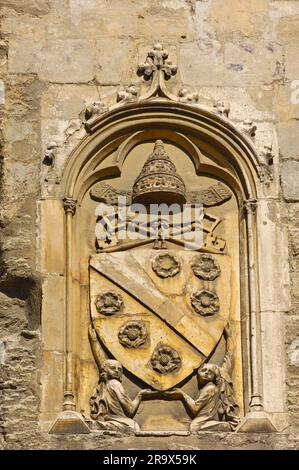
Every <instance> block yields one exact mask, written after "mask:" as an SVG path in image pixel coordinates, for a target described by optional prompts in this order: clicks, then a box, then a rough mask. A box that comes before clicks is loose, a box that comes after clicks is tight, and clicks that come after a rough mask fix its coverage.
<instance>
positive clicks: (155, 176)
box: [132, 140, 186, 204]
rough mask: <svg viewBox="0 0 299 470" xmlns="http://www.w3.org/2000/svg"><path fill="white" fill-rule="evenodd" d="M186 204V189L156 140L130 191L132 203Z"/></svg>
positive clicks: (161, 145)
mask: <svg viewBox="0 0 299 470" xmlns="http://www.w3.org/2000/svg"><path fill="white" fill-rule="evenodd" d="M148 197H150V202H151V203H153V202H158V203H160V204H161V203H163V202H166V203H167V202H170V201H171V202H172V203H176V202H177V203H179V204H181V203H185V202H186V187H185V183H184V181H183V179H182V178H181V176H180V175H179V174H178V173H177V171H176V167H175V165H174V164H173V163H172V161H171V159H170V157H169V156H168V155H167V153H166V151H165V148H164V145H163V142H162V140H156V142H155V146H154V150H153V152H152V153H151V154H150V156H149V157H148V159H147V160H146V162H145V164H144V165H143V168H142V170H141V173H140V174H139V175H138V176H137V178H136V180H135V182H134V184H133V191H132V202H133V203H136V202H142V203H145V202H147V198H148Z"/></svg>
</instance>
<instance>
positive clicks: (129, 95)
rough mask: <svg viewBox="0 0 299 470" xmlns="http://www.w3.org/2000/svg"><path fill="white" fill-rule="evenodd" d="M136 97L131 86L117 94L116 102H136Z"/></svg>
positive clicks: (134, 89)
mask: <svg viewBox="0 0 299 470" xmlns="http://www.w3.org/2000/svg"><path fill="white" fill-rule="evenodd" d="M137 96H138V91H137V88H136V87H134V86H133V85H131V86H127V87H126V88H125V89H124V90H123V91H119V92H118V93H117V98H116V100H117V102H118V103H119V102H122V103H128V102H130V101H136V100H137Z"/></svg>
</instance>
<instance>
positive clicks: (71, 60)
mask: <svg viewBox="0 0 299 470" xmlns="http://www.w3.org/2000/svg"><path fill="white" fill-rule="evenodd" d="M10 51H11V52H10V55H9V72H10V73H36V74H38V76H39V78H40V79H41V80H47V81H50V82H60V83H78V82H88V81H90V80H93V78H94V76H95V63H94V51H93V42H92V41H88V40H86V39H65V40H63V39H57V40H47V41H40V42H36V41H34V40H32V39H25V40H24V39H11V41H10ZM77 63H80V67H77V65H76V64H77Z"/></svg>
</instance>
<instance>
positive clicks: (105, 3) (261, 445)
mask: <svg viewBox="0 0 299 470" xmlns="http://www.w3.org/2000/svg"><path fill="white" fill-rule="evenodd" d="M157 40H159V41H160V42H161V43H162V44H163V45H164V46H165V47H167V49H168V50H169V51H170V55H171V59H172V61H173V62H174V63H175V64H178V66H179V68H178V74H177V76H176V77H175V78H174V80H173V82H172V83H171V84H170V85H169V89H171V88H172V87H173V88H176V90H179V89H183V88H185V89H187V90H188V92H189V91H190V92H193V91H197V92H198V94H199V103H201V104H202V105H204V106H209V107H212V106H213V103H214V102H215V101H218V100H222V101H225V102H229V103H230V119H231V121H232V122H233V123H234V124H235V125H236V126H242V125H243V121H244V120H246V119H247V120H251V121H253V122H254V123H255V124H256V125H257V132H256V136H255V137H254V142H255V144H256V145H257V147H258V149H259V150H260V152H261V151H262V149H263V148H264V146H265V145H266V146H271V147H272V151H273V154H274V180H273V181H274V182H273V184H272V186H271V187H269V188H268V189H267V188H266V190H265V191H266V193H267V194H266V196H265V199H266V198H267V197H268V198H269V199H270V202H269V200H268V201H265V204H264V205H263V204H261V212H260V214H261V215H260V217H261V223H264V224H265V225H266V224H267V231H269V234H270V233H271V237H272V239H273V237H275V240H276V246H275V247H272V246H269V245H267V240H264V242H263V243H262V244H261V246H260V249H262V250H265V252H267V254H268V257H269V258H268V259H269V266H271V267H272V268H273V269H274V272H275V276H274V277H275V278H280V279H281V282H282V283H283V290H282V291H279V292H276V293H275V294H274V295H272V293H271V291H269V292H268V291H267V286H269V283H271V276H269V275H267V267H265V273H264V275H263V286H264V290H265V297H264V301H263V302H264V303H262V305H261V309H262V328H264V329H265V333H264V332H263V333H264V340H265V342H266V343H267V344H268V345H269V348H271V344H272V342H273V348H275V337H279V338H281V341H282V342H284V344H285V348H284V349H282V350H279V351H277V352H276V353H275V354H274V356H273V357H274V359H273V357H271V356H269V357H267V358H266V359H265V361H264V364H263V367H264V368H265V370H266V377H267V380H268V381H269V389H270V388H271V387H272V388H273V387H275V386H276V384H277V383H278V382H280V383H281V382H283V383H284V387H285V395H284V394H282V393H279V394H278V396H276V394H275V390H274V389H273V391H272V392H271V391H270V392H269V395H268V396H269V397H272V395H273V409H274V411H275V406H276V403H278V405H279V406H282V407H284V409H285V410H286V413H287V416H288V420H287V422H286V423H285V421H283V423H284V424H282V425H281V427H280V432H278V433H275V434H247V433H244V434H242V433H239V434H228V433H220V434H218V435H213V434H212V433H204V432H202V433H199V435H198V436H193V435H192V436H191V435H187V436H175V435H173V436H129V435H128V436H121V435H118V434H113V433H112V434H109V433H108V434H98V435H96V437H95V436H93V435H84V436H83V437H82V436H75V435H67V436H55V435H50V434H48V432H47V431H46V430H44V429H42V430H41V429H40V426H39V416H40V412H41V410H42V412H43V413H45V416H46V413H47V405H48V404H47V403H44V402H43V401H42V397H41V382H42V380H49V383H50V382H51V384H53V382H55V384H56V385H57V387H58V388H56V389H54V390H53V393H58V392H57V390H59V391H60V392H61V394H62V390H63V385H62V383H61V380H62V376H63V373H62V370H63V362H62V358H61V355H60V352H59V351H58V352H53V351H52V349H53V346H52V339H53V337H55V338H56V339H57V338H58V341H59V342H60V344H61V350H62V349H63V341H64V339H63V337H62V335H61V331H59V329H58V328H57V323H56V317H55V315H57V316H58V315H59V311H56V312H54V314H53V317H51V318H49V319H48V324H49V325H50V329H49V330H47V331H43V324H42V322H41V315H42V311H43V309H45V310H46V311H47V307H46V306H47V305H48V304H50V303H51V296H52V295H55V296H57V298H59V299H60V300H59V301H60V302H61V304H63V300H62V299H63V292H64V284H63V281H62V275H63V269H64V266H63V262H62V260H61V258H60V256H59V253H61V247H60V246H59V233H60V232H59V230H61V229H60V228H59V226H58V227H53V230H52V233H51V234H50V236H49V240H48V244H49V248H50V249H52V250H53V251H54V252H55V253H56V252H57V253H58V255H57V258H55V256H54V257H52V259H51V260H47V259H42V260H41V259H40V256H41V255H40V249H39V247H40V246H39V243H40V241H39V239H38V237H37V227H38V224H39V217H40V210H39V207H38V204H37V201H38V200H40V199H42V198H45V197H47V196H48V195H49V194H50V192H51V191H52V188H53V187H54V188H55V187H58V185H59V181H60V178H61V174H62V171H63V167H64V164H65V162H66V159H67V157H68V155H69V153H70V152H71V150H72V149H73V148H74V147H75V146H76V145H77V143H79V142H80V140H81V139H82V137H83V136H85V135H86V131H85V129H84V126H82V119H81V117H82V116H81V117H80V113H82V110H83V109H84V107H85V106H86V105H87V104H90V103H93V102H95V101H97V100H105V103H106V105H107V103H108V105H111V104H115V102H116V100H115V97H114V95H115V93H117V92H118V91H120V90H123V89H124V87H126V86H129V85H132V84H133V85H136V86H137V87H140V88H141V87H144V86H145V85H144V82H143V81H142V79H141V78H140V77H138V76H137V74H136V70H137V67H138V64H139V63H141V62H143V61H144V59H145V51H147V50H148V49H149V48H151V47H152V46H153V44H154V43H155V42H156V41H157ZM298 55H299V2H298V1H294V0H238V1H234V2H231V1H227V0H0V204H1V208H0V228H1V234H0V237H1V238H0V449H40V448H44V449H114V448H118V449H128V448H131V449H136V448H140V449H174V450H175V449H249V450H250V449H267V450H270V449H271V450H281V449H298V448H299V139H298V133H299V124H298V122H299V121H298V120H299V92H298V93H297V96H298V99H297V101H296V93H295V92H296V87H295V85H294V81H296V80H297V81H298V83H297V88H299V65H298V64H299V62H298ZM248 138H249V137H248ZM53 142H54V143H55V167H54V169H51V167H50V166H47V165H46V164H45V163H44V157H45V152H46V150H47V148H48V146H49V144H50V143H53ZM267 191H268V192H267ZM47 203H49V205H51V204H53V205H55V201H51V198H50V199H49V201H48V202H47ZM278 206H279V207H280V211H281V214H282V218H281V219H280V220H279V224H281V230H277V220H276V213H277V207H278ZM48 213H49V212H48ZM58 225H59V224H58ZM53 232H54V233H53ZM55 232H57V233H58V235H57V237H55ZM44 233H46V232H44ZM267 233H268V232H267ZM56 250H57V251H56ZM54 258H55V262H53V259H54ZM47 273H50V275H49V276H48V277H47V279H45V274H47ZM42 285H44V286H45V290H44V292H47V293H48V294H45V295H44V296H42ZM44 349H46V351H44V352H43V350H44ZM277 363H281V364H283V368H285V370H286V374H285V376H284V374H281V376H279V375H275V374H277ZM275 365H276V368H275ZM42 371H43V372H42ZM51 386H52V385H51ZM60 392H59V393H60ZM271 393H272V395H271ZM271 400H272V398H271ZM269 406H271V403H270V404H269ZM57 412H59V409H57Z"/></svg>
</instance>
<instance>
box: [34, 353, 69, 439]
mask: <svg viewBox="0 0 299 470" xmlns="http://www.w3.org/2000/svg"><path fill="white" fill-rule="evenodd" d="M63 361H64V359H63V355H62V354H61V353H60V352H56V351H45V352H44V354H43V364H44V367H43V372H42V377H41V381H42V386H43V393H42V395H41V397H42V398H41V405H40V406H41V420H42V422H43V423H44V427H45V428H46V429H43V430H44V431H46V432H48V430H49V428H50V425H51V424H53V420H54V419H55V418H56V415H57V413H59V412H60V411H61V409H62V398H63ZM45 391H47V393H45Z"/></svg>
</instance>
